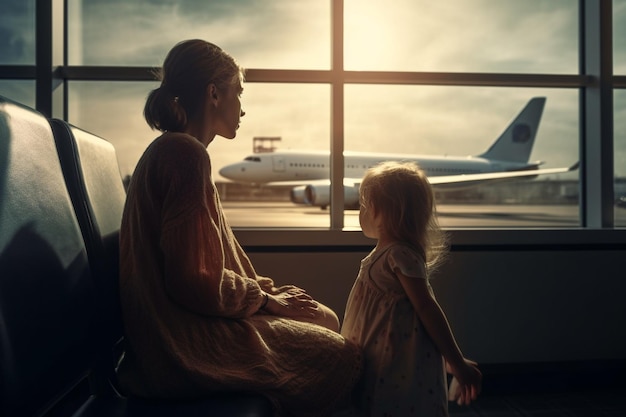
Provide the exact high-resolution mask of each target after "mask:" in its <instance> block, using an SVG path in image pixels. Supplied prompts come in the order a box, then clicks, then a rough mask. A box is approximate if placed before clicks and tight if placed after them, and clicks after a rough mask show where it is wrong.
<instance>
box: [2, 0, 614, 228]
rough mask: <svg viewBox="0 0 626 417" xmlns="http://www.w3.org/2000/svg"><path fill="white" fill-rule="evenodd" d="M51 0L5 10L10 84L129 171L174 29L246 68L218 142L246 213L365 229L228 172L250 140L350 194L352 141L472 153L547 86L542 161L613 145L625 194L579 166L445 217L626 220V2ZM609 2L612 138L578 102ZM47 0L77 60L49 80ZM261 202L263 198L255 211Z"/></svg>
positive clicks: (213, 149) (352, 219)
mask: <svg viewBox="0 0 626 417" xmlns="http://www.w3.org/2000/svg"><path fill="white" fill-rule="evenodd" d="M43 3H44V2H41V4H40V3H38V2H35V1H34V0H20V1H17V0H11V1H7V2H3V5H2V6H0V11H1V12H2V13H0V32H1V33H4V34H6V36H4V37H3V39H4V40H3V41H2V42H1V43H0V94H2V95H6V96H7V97H9V98H12V99H14V100H17V101H20V102H23V103H24V104H27V105H30V106H37V107H38V108H41V109H42V111H44V110H45V109H46V108H48V109H49V108H50V107H54V108H55V111H62V112H63V113H64V114H63V117H65V118H66V119H67V120H68V121H70V122H71V123H73V124H76V125H78V126H80V127H82V128H84V129H87V130H90V131H92V132H94V133H96V134H99V135H101V136H103V137H105V138H107V139H109V140H110V141H111V142H113V143H114V145H115V147H116V149H117V150H118V157H119V159H120V167H121V170H122V175H123V176H127V175H130V174H131V173H132V170H133V169H134V165H135V164H136V161H137V160H138V158H139V156H140V155H141V153H142V152H143V150H144V149H145V147H146V146H147V144H148V143H149V142H150V141H151V140H152V139H153V138H154V137H155V135H156V132H152V131H150V130H149V128H148V127H147V125H146V124H145V122H144V121H143V117H142V109H143V104H144V100H145V97H146V95H147V93H148V91H149V90H150V89H152V88H154V87H155V86H156V85H157V84H156V83H155V82H154V80H153V79H152V75H151V69H152V68H153V67H155V66H158V65H160V64H161V63H162V61H163V58H164V56H165V54H166V53H167V51H168V50H169V49H170V48H171V47H172V46H173V45H174V44H175V43H176V42H178V41H180V40H182V39H185V38H192V37H199V38H205V39H208V40H210V41H212V42H215V43H216V44H218V45H220V46H222V47H223V48H224V49H225V50H227V51H228V52H229V53H231V54H232V55H233V56H234V57H235V58H236V59H237V61H238V62H239V63H240V64H242V65H243V66H244V67H246V68H247V69H248V72H247V83H246V86H245V92H244V95H243V106H244V110H245V111H246V116H245V117H244V118H243V120H242V125H241V128H240V130H239V133H238V136H237V138H236V139H235V140H234V141H227V140H223V139H220V138H217V139H216V141H215V142H214V143H212V144H211V146H210V147H209V151H210V154H211V157H212V163H213V167H214V172H213V174H214V177H215V180H216V182H217V183H218V187H219V189H220V192H221V194H222V199H223V202H224V205H225V208H226V210H227V212H228V211H230V213H227V214H228V216H229V219H230V221H231V224H232V225H233V226H235V227H257V226H267V227H298V228H302V227H306V228H331V229H342V228H343V229H357V228H358V219H357V217H358V216H357V215H356V214H357V212H356V211H355V210H351V209H350V208H348V209H346V210H345V211H344V207H343V204H341V205H340V204H336V205H330V207H328V205H327V204H326V205H325V209H324V210H321V209H320V207H308V206H303V205H301V204H300V205H299V204H294V203H292V202H291V201H290V199H292V198H294V196H296V197H297V198H304V196H306V194H305V191H304V188H293V187H292V186H291V185H289V186H287V185H284V186H280V185H278V186H275V185H265V184H251V185H250V184H248V185H246V184H240V183H233V182H231V181H230V180H228V179H227V178H224V177H223V176H222V175H221V173H220V168H222V167H224V166H227V165H230V164H236V163H240V162H243V161H244V159H245V158H246V157H252V158H254V160H253V161H250V162H251V163H252V162H254V163H256V164H259V162H260V163H263V161H265V158H263V157H262V156H261V154H257V153H255V151H259V150H273V149H275V150H276V151H279V150H280V151H282V150H289V151H291V152H292V154H293V153H294V152H295V151H297V150H307V151H310V152H309V154H307V155H308V156H307V158H308V159H306V158H305V159H294V158H293V157H292V156H289V157H287V156H282V154H279V153H278V152H274V155H273V158H268V159H267V160H268V161H270V162H269V165H268V166H270V167H271V169H272V170H273V171H275V172H279V173H284V172H286V171H289V172H291V173H292V175H293V179H299V180H304V181H305V182H306V181H309V180H312V178H313V177H315V178H317V176H319V175H320V172H321V171H330V167H331V165H332V166H334V170H333V171H332V172H331V175H332V179H333V181H334V184H335V186H334V187H335V188H334V189H320V190H318V191H319V192H320V193H325V195H326V196H327V197H328V198H331V196H332V198H333V199H338V200H343V201H344V202H346V203H348V202H349V201H347V199H348V198H349V197H350V198H352V197H353V195H354V193H352V195H351V196H352V197H351V196H350V192H349V190H346V193H345V194H342V193H341V192H340V190H339V185H338V184H340V183H341V179H342V176H343V177H345V178H346V180H347V179H349V178H351V177H352V176H355V177H358V176H359V175H361V174H360V173H361V172H362V170H363V169H364V168H365V167H367V166H370V165H371V164H372V162H368V161H355V160H352V159H350V158H348V155H350V154H351V153H352V152H374V153H378V154H382V153H386V154H387V153H395V154H400V155H407V154H426V155H440V156H446V155H447V156H452V155H460V156H466V155H478V154H481V153H482V152H484V151H485V150H486V149H488V148H489V146H490V145H491V144H492V142H493V141H494V140H495V139H496V138H497V137H498V136H499V135H500V134H501V133H502V132H503V130H504V129H505V128H506V126H507V125H508V124H509V122H510V121H511V120H513V119H514V118H515V116H516V115H517V114H518V113H519V112H520V111H521V109H522V108H523V106H524V105H525V104H526V103H527V102H529V100H530V99H531V98H533V97H545V98H546V103H545V106H544V108H543V113H542V116H541V121H540V125H539V127H538V129H537V134H536V138H535V144H534V148H533V149H532V153H531V155H530V160H531V161H536V160H541V161H543V163H542V164H541V165H539V168H556V167H568V166H571V165H572V164H573V163H575V162H576V161H578V160H582V161H583V163H584V162H585V161H587V163H589V164H593V166H594V167H599V170H600V171H601V172H605V171H606V170H607V169H608V168H606V167H608V166H609V164H606V167H605V163H604V162H602V161H604V160H603V159H602V158H606V157H608V158H610V159H612V160H613V161H614V164H613V165H614V173H612V174H611V175H613V177H614V186H613V191H612V192H611V193H610V194H614V195H610V197H611V198H610V199H609V198H608V196H609V195H608V194H607V193H605V192H604V191H603V194H602V195H601V196H600V197H601V198H596V195H595V194H594V195H591V194H593V193H590V192H589V190H594V191H595V190H596V189H598V188H603V189H604V187H600V183H602V182H605V180H602V178H605V176H604V174H603V175H599V174H597V173H589V170H587V171H585V170H582V169H579V170H576V171H573V172H569V173H559V174H553V175H544V176H539V177H537V178H535V179H531V180H516V181H511V182H502V183H493V184H486V185H481V186H478V187H472V188H468V189H462V190H450V189H448V190H445V191H444V190H439V191H438V192H437V196H438V199H439V201H440V203H441V205H442V206H443V208H445V210H442V213H444V214H442V223H443V224H444V225H445V226H448V227H451V228H465V227H481V228H484V227H487V228H491V227H497V228H500V227H504V228H511V227H513V228H517V227H531V228H543V227H547V228H555V227H557V228H561V227H562V228H572V227H579V226H583V227H588V226H589V227H596V226H597V225H598V224H602V227H606V226H607V225H608V226H609V227H612V226H618V227H623V226H624V225H625V224H626V220H625V218H626V214H624V213H625V212H626V209H622V208H620V207H619V206H618V205H617V204H616V205H615V207H614V211H611V213H614V214H613V215H612V216H611V219H608V220H607V219H605V218H604V217H603V216H604V214H599V213H605V212H608V211H607V210H603V208H606V207H607V205H612V204H614V200H618V199H619V197H620V196H621V194H622V193H624V192H626V191H624V189H625V188H626V185H624V183H626V172H624V171H623V167H624V166H625V165H626V164H625V163H624V160H625V159H626V156H625V152H626V150H625V149H626V133H625V129H626V127H625V126H624V122H623V120H624V109H625V108H626V98H625V97H624V91H625V90H624V89H625V88H626V44H625V43H624V42H625V41H624V39H626V33H625V32H624V30H625V29H624V28H625V27H626V1H625V0H614V1H613V2H606V1H603V2H596V1H591V0H532V1H526V2H520V1H518V0H497V1H496V0H457V1H452V2H425V1H421V0H418V1H413V0H401V1H399V2H396V3H394V6H393V7H389V2H383V1H380V0H368V1H366V2H363V1H360V0H326V1H320V0H303V1H297V2H294V1H291V0H271V1H266V0H264V1H261V0H253V1H251V2H246V4H245V5H241V4H240V3H237V2H231V1H212V2H202V1H199V0H198V1H194V0H185V1H183V0H159V1H145V0H130V1H129V0H112V1H111V0H68V1H66V2H53V3H55V4H57V3H59V4H62V3H65V4H66V5H67V14H66V16H67V18H66V21H65V22H63V19H62V18H59V14H58V13H57V12H56V11H55V12H53V11H51V10H46V8H45V7H43V6H42V5H43ZM607 4H610V6H611V7H609V8H608V10H611V11H612V18H613V20H612V23H613V25H612V26H613V33H612V35H613V51H612V61H611V62H612V65H613V72H614V73H615V74H616V76H615V77H613V78H611V79H610V80H608V78H607V79H606V80H607V81H606V82H608V83H610V88H611V91H612V93H613V97H612V100H610V103H611V105H610V106H611V109H610V110H611V111H613V108H614V114H613V116H614V117H613V121H614V127H613V132H614V138H610V137H607V136H606V133H605V132H606V130H602V129H600V130H598V131H590V130H589V129H587V130H585V129H581V126H587V127H589V126H595V125H596V124H598V123H596V122H597V119H594V118H597V117H598V116H597V115H593V114H588V113H585V112H584V111H582V109H583V108H584V106H581V103H583V102H586V100H589V96H591V95H590V94H586V93H587V92H588V91H592V90H593V89H597V83H596V82H595V80H594V79H593V77H597V76H602V74H596V73H592V72H585V70H584V69H581V68H583V67H589V68H591V67H593V66H594V65H595V64H598V65H600V64H601V63H602V62H604V61H603V60H604V59H606V58H603V57H599V58H598V57H595V56H592V57H590V56H587V55H585V48H584V47H583V46H584V43H585V41H586V39H587V38H589V39H595V38H596V37H597V38H599V39H600V40H601V41H602V42H606V39H605V38H604V37H603V36H600V35H602V34H603V32H602V26H603V25H602V24H601V23H602V22H601V21H600V19H601V16H600V17H598V18H597V19H596V18H593V19H592V18H590V17H589V16H595V14H594V13H589V11H592V12H597V10H598V8H600V9H601V10H602V11H604V10H607ZM55 7H56V6H55ZM37 13H39V14H44V16H43V21H46V19H48V20H52V26H53V27H52V28H51V31H54V33H58V29H59V28H60V27H63V25H64V24H66V25H67V31H68V32H67V33H68V37H67V50H64V49H63V43H58V42H55V43H54V44H53V52H54V54H53V55H54V56H55V58H54V61H55V63H56V62H58V61H59V60H58V55H59V53H61V55H62V56H64V57H63V59H61V60H60V62H63V61H65V62H64V63H63V65H61V67H60V69H59V70H57V71H56V72H55V73H54V74H55V75H54V77H55V78H54V80H53V81H51V80H46V79H45V78H46V77H45V72H42V71H37V65H35V63H36V62H38V63H39V66H40V67H39V68H41V66H42V65H44V66H45V62H43V63H41V62H42V61H41V57H39V58H37V56H36V51H37V50H38V48H36V47H35V44H36V39H37V34H36V33H35V32H36V29H37V30H39V29H38V28H36V27H35V15H36V14H37ZM46 13H47V15H46ZM53 13H54V16H52V14H53ZM60 15H61V16H63V14H60ZM600 15H601V13H600ZM51 16H52V17H51ZM594 19H595V20H594ZM594 31H595V32H594ZM591 32H593V33H591ZM581 33H582V34H587V38H584V39H583V38H580V34H581ZM105 34H106V35H105ZM59 45H61V46H59ZM59 48H61V49H59ZM41 49H45V48H39V50H41ZM44 58H45V57H44ZM594 60H595V61H594ZM581 62H583V64H582V65H581ZM42 73H43V75H42ZM46 85H48V86H49V85H52V86H53V88H55V92H59V91H61V92H62V93H63V94H62V96H63V97H62V101H61V106H60V107H61V109H59V105H58V101H57V100H56V99H57V97H56V96H55V99H54V100H53V99H52V98H51V97H48V96H46V95H45V94H44V95H43V98H42V94H41V93H42V91H43V92H44V93H45V92H46V91H45V90H46V88H47V87H46ZM64 87H65V88H64ZM593 91H594V94H595V92H596V90H593ZM55 94H56V93H55ZM601 94H606V92H601ZM591 106H592V107H593V105H591ZM57 117H58V116H57ZM602 123H603V122H599V125H600V126H601V125H602ZM261 138H272V139H273V140H272V142H270V143H269V148H268V147H266V146H265V145H266V144H263V145H260V146H256V142H255V140H256V139H261ZM603 141H611V143H612V145H613V146H612V151H611V154H610V155H608V156H604V155H603V156H602V158H600V159H599V160H594V159H593V155H594V154H595V153H594V152H595V150H596V149H595V148H594V147H596V146H597V147H598V149H602V152H604V148H602V147H601V146H600V145H597V144H598V143H601V142H603ZM581 143H582V146H580V144H581ZM607 143H608V142H607ZM590 148H591V150H590ZM329 155H330V156H329ZM587 158H591V159H589V160H587ZM341 162H343V164H341ZM429 169H430V172H431V173H432V174H439V175H451V174H453V173H457V174H463V173H469V172H474V171H472V170H468V168H464V167H460V166H447V165H445V164H444V165H440V166H432V167H429ZM472 169H474V168H472ZM581 175H582V177H581ZM580 178H582V180H580V181H579V179H580ZM346 184H348V182H347V181H346ZM353 191H354V190H353ZM333 193H334V194H333ZM342 195H343V199H342V198H340V197H341V196H342ZM607 200H610V201H607ZM250 201H254V202H255V204H254V205H253V207H252V208H251V209H249V210H247V211H246V204H248V203H249V202H250ZM260 203H263V206H262V207H263V210H259V209H258V208H259V205H258V204H260ZM348 205H349V204H348ZM248 206H249V204H248ZM261 212H262V215H261V214H260V213H261ZM294 213H295V214H294ZM598 216H599V217H601V218H598ZM287 219H289V220H287ZM590 219H591V220H590ZM594 219H597V221H596V220H594Z"/></svg>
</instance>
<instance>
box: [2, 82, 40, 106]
mask: <svg viewBox="0 0 626 417" xmlns="http://www.w3.org/2000/svg"><path fill="white" fill-rule="evenodd" d="M0 96H4V97H6V98H8V99H11V100H13V101H17V102H18V103H21V104H23V105H25V106H28V107H31V108H33V109H34V108H35V82H34V81H27V80H0Z"/></svg>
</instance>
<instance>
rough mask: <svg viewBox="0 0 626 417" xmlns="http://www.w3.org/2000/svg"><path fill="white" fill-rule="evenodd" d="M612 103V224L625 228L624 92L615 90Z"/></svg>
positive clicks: (625, 132)
mask: <svg viewBox="0 0 626 417" xmlns="http://www.w3.org/2000/svg"><path fill="white" fill-rule="evenodd" d="M614 103H615V113H614V137H615V140H614V148H615V151H614V161H615V162H614V170H615V186H614V193H615V211H614V213H615V214H614V218H615V222H614V223H615V226H617V227H626V90H615V92H614Z"/></svg>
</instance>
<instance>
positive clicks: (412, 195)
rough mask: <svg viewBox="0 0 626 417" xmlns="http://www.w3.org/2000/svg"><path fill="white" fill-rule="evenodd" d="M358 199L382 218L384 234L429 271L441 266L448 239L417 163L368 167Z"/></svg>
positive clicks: (424, 174) (428, 183) (395, 163)
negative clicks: (415, 253)
mask: <svg viewBox="0 0 626 417" xmlns="http://www.w3.org/2000/svg"><path fill="white" fill-rule="evenodd" d="M359 199H360V203H361V205H363V206H364V207H367V208H371V209H373V210H374V213H375V214H376V216H381V227H382V228H383V229H384V233H386V234H387V235H388V236H389V237H390V238H392V239H393V240H396V241H399V242H405V243H408V244H410V245H412V246H413V247H415V249H416V250H417V251H418V252H420V254H421V255H422V256H423V257H424V260H425V261H426V265H427V267H428V269H429V271H431V272H432V271H433V270H434V269H435V267H436V266H438V265H439V264H440V262H441V260H442V259H443V255H444V254H445V253H446V252H447V247H448V245H447V239H446V235H445V233H444V232H443V230H441V228H440V227H439V222H438V221H437V216H436V213H435V210H436V208H435V194H434V192H433V189H432V186H431V185H430V182H428V179H427V178H426V173H425V172H424V171H423V170H422V169H420V168H419V166H418V165H417V164H416V163H414V162H396V161H388V162H382V163H380V164H378V165H375V166H374V167H372V168H370V169H369V170H367V172H366V173H365V176H364V177H363V181H362V182H361V186H360V191H359Z"/></svg>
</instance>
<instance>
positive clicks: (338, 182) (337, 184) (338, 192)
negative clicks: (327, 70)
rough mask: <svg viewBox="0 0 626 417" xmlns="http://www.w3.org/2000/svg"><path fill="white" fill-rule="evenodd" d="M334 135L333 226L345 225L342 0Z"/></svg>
mask: <svg viewBox="0 0 626 417" xmlns="http://www.w3.org/2000/svg"><path fill="white" fill-rule="evenodd" d="M331 2H332V3H331V9H332V14H331V27H332V33H331V42H332V45H331V51H332V57H331V58H332V59H331V77H332V83H331V108H330V111H331V138H330V141H331V142H330V147H331V149H330V150H331V151H330V178H331V187H330V202H331V204H330V228H331V230H341V229H343V226H344V218H343V208H344V192H343V177H344V162H343V148H344V79H343V0H331Z"/></svg>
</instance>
